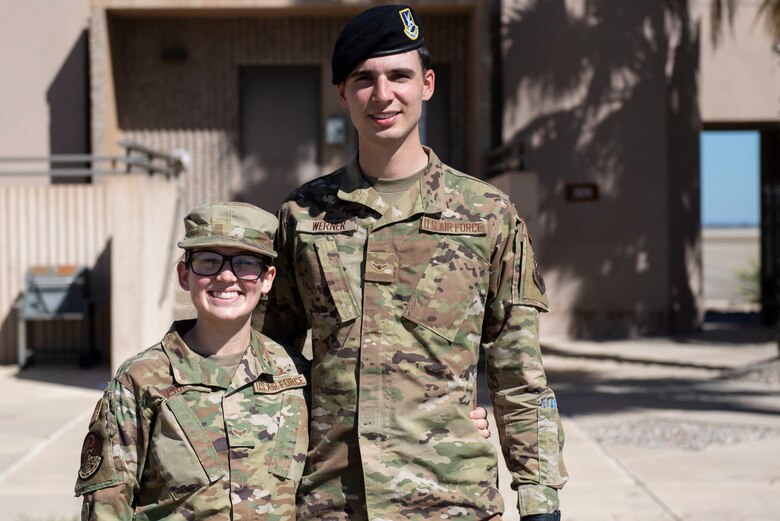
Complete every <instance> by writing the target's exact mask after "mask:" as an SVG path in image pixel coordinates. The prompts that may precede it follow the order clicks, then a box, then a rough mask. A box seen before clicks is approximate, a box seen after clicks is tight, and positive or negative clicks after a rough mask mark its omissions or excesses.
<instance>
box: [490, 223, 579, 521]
mask: <svg viewBox="0 0 780 521" xmlns="http://www.w3.org/2000/svg"><path fill="white" fill-rule="evenodd" d="M502 234H503V235H504V236H503V237H502V239H501V240H500V241H499V243H498V244H499V252H497V255H496V261H495V262H494V264H493V266H492V268H493V270H492V271H493V276H492V279H491V292H492V293H493V294H492V295H491V300H490V301H489V306H490V308H489V309H488V310H487V313H486V317H485V335H484V336H483V339H484V342H485V343H484V348H485V353H486V355H487V376H488V386H489V388H490V390H491V396H492V399H493V404H494V409H495V415H496V422H497V426H498V430H499V435H500V439H501V447H502V452H503V454H504V458H505V460H506V462H507V467H508V468H509V470H510V472H511V474H512V487H513V488H515V489H517V491H518V508H519V510H520V513H521V515H530V514H537V513H547V512H553V511H555V510H556V509H557V508H558V489H560V488H561V487H562V486H563V484H564V483H565V482H566V480H567V479H568V474H567V473H566V468H565V466H564V464H563V459H562V456H561V450H562V448H563V442H564V435H563V428H562V427H561V422H560V417H559V414H558V408H557V401H556V398H555V394H554V393H553V391H552V390H551V389H550V388H548V387H547V377H546V375H545V372H544V367H543V366H542V357H541V349H540V345H539V313H540V311H547V310H548V301H547V296H546V288H545V285H544V280H543V279H542V276H541V272H540V270H539V265H538V262H537V260H536V258H535V256H534V253H533V249H532V245H531V240H530V238H529V236H528V235H527V233H526V231H525V224H524V223H523V221H522V220H520V219H519V218H517V217H516V216H515V215H512V214H511V213H510V214H509V215H507V217H506V219H505V222H504V227H503V231H502Z"/></svg>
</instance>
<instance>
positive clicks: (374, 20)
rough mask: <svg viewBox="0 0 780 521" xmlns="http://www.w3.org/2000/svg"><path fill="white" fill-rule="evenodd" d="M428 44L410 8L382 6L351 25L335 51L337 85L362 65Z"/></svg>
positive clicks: (361, 15)
mask: <svg viewBox="0 0 780 521" xmlns="http://www.w3.org/2000/svg"><path fill="white" fill-rule="evenodd" d="M423 45H425V31H424V30H423V26H422V24H421V23H420V19H419V18H418V17H417V13H415V12H414V10H413V9H412V8H411V7H409V6H406V5H380V6H377V7H372V8H371V9H368V10H366V11H363V12H362V13H360V14H359V15H357V16H356V17H354V18H353V19H352V20H350V21H349V22H347V25H346V26H345V27H344V30H343V31H341V34H340V35H339V39H338V40H336V46H335V47H334V48H333V58H332V59H331V68H332V70H333V84H334V85H338V84H339V83H341V82H342V81H344V80H345V79H347V76H349V73H350V72H352V70H353V69H354V68H355V67H357V66H358V64H359V63H360V62H362V61H363V60H366V59H368V58H373V57H375V56H388V55H390V54H401V53H404V52H409V51H411V50H414V49H418V48H420V47H422V46H423Z"/></svg>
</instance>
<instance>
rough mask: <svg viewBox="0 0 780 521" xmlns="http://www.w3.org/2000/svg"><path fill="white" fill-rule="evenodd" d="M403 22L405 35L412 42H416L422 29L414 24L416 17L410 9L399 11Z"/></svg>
mask: <svg viewBox="0 0 780 521" xmlns="http://www.w3.org/2000/svg"><path fill="white" fill-rule="evenodd" d="M398 14H399V16H400V17H401V21H402V22H403V23H404V34H405V35H406V36H408V37H409V39H410V40H416V39H417V38H418V37H419V36H420V28H419V27H417V24H416V23H414V17H413V16H412V10H411V9H409V8H408V7H407V8H406V9H401V10H400V11H398Z"/></svg>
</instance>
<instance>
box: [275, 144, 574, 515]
mask: <svg viewBox="0 0 780 521" xmlns="http://www.w3.org/2000/svg"><path fill="white" fill-rule="evenodd" d="M426 152H427V153H428V154H429V158H430V162H429V165H428V167H427V169H426V171H425V172H424V173H423V175H422V177H421V178H420V182H419V184H418V185H417V186H416V187H414V188H413V189H411V190H410V191H409V192H408V194H407V195H406V196H404V197H402V198H401V199H399V200H398V201H397V202H396V203H395V205H394V206H393V207H388V206H387V205H386V204H385V203H384V202H383V201H382V199H381V197H380V196H379V194H378V193H377V192H376V191H375V190H374V189H373V188H371V187H370V186H369V185H368V183H366V182H365V180H364V179H363V178H362V176H361V174H360V171H359V167H358V164H357V159H356V158H353V160H352V161H351V163H350V164H349V165H347V166H346V167H345V168H342V169H340V170H338V171H336V172H334V173H332V174H330V175H327V176H324V177H322V178H319V179H316V180H314V181H312V182H309V183H307V184H306V185H304V186H302V187H301V188H300V189H298V190H296V191H295V192H293V194H291V196H290V197H289V198H288V200H287V201H286V202H285V203H284V204H283V205H282V207H281V209H280V212H279V219H280V225H279V226H280V228H279V232H278V233H277V251H279V258H278V262H277V263H276V266H277V270H278V272H277V273H278V275H277V278H276V280H275V282H274V290H273V291H272V293H271V295H270V300H269V305H268V308H267V312H268V317H267V318H266V321H265V326H264V332H265V333H266V334H268V335H269V336H271V337H272V338H274V339H275V340H277V341H279V342H281V343H283V344H286V345H288V346H291V347H292V348H293V350H296V349H297V350H300V349H301V348H302V345H303V342H304V340H305V337H306V333H307V329H308V328H311V330H312V333H311V336H312V350H313V360H312V367H311V384H312V398H311V399H312V405H311V424H310V435H311V440H310V445H309V453H308V455H307V463H306V470H305V473H304V478H303V480H302V482H301V485H300V487H299V491H298V493H299V496H298V516H299V518H301V519H324V520H337V519H344V520H346V519H350V520H361V519H370V520H385V519H388V520H389V519H394V520H395V519H410V520H418V519H450V518H460V519H483V518H489V517H491V516H493V515H496V514H500V513H501V512H502V511H503V502H502V499H501V497H500V495H499V492H498V490H497V488H496V475H497V470H496V464H497V461H496V454H495V451H494V450H493V447H492V445H491V443H490V442H489V441H487V440H484V439H482V438H481V437H480V436H479V434H478V433H477V431H476V430H475V429H474V427H473V425H472V423H471V421H469V412H470V411H471V410H472V409H473V408H474V406H475V399H476V396H475V393H476V375H477V362H478V358H479V350H480V347H483V348H484V349H485V352H486V356H487V373H488V384H489V388H490V391H491V395H492V399H493V404H494V408H495V414H496V418H497V424H498V425H497V426H498V428H499V431H500V437H501V445H502V447H503V452H504V456H505V458H506V461H507V463H508V466H509V469H510V470H511V473H512V485H513V486H514V487H516V488H517V489H518V492H519V500H518V502H519V506H520V509H521V513H522V514H524V515H527V514H534V513H545V512H552V511H554V510H555V509H556V508H557V507H558V495H557V489H559V488H560V487H561V486H563V484H564V482H565V481H566V479H567V474H566V470H565V468H564V466H563V462H562V459H561V452H560V451H561V447H562V446H563V431H562V429H561V425H560V419H559V417H558V410H557V407H556V402H555V397H554V394H553V392H552V391H551V390H550V389H548V388H547V380H546V377H545V373H544V369H543V367H542V361H541V354H540V350H539V337H538V314H539V310H542V311H544V310H546V309H547V298H546V296H545V294H544V283H543V281H542V278H541V275H540V274H539V271H538V267H537V265H536V261H535V259H534V255H533V252H532V248H531V242H530V240H529V239H528V236H527V235H526V233H525V225H524V223H523V221H522V220H520V219H519V217H518V216H517V213H516V211H515V209H514V207H513V205H512V204H511V203H510V202H509V200H508V198H507V197H506V195H504V194H502V193H501V192H499V191H498V190H496V189H495V188H494V187H492V186H490V185H489V184H487V183H484V182H482V181H479V180H477V179H474V178H471V177H469V176H467V175H465V174H462V173H460V172H457V171H455V170H453V169H451V168H449V167H447V166H445V165H444V164H442V163H441V162H440V161H439V160H438V158H437V157H436V156H435V154H434V153H433V152H431V151H430V150H428V149H426Z"/></svg>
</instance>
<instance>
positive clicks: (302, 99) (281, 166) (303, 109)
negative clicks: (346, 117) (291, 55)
mask: <svg viewBox="0 0 780 521" xmlns="http://www.w3.org/2000/svg"><path fill="white" fill-rule="evenodd" d="M240 74H241V78H240V85H241V100H240V103H241V105H240V110H241V118H240V119H241V174H242V190H241V193H240V194H239V196H238V198H239V199H242V200H245V201H249V202H251V203H253V204H256V205H258V206H260V207H261V208H264V209H266V210H268V211H270V212H275V211H276V209H277V208H278V207H279V204H280V203H281V201H282V199H284V197H285V196H286V195H287V194H288V193H290V191H292V190H293V189H294V188H296V187H298V186H299V185H301V184H302V183H304V182H306V181H308V180H310V179H313V178H315V177H317V176H319V175H320V146H319V145H320V126H321V122H320V120H321V116H320V68H319V67H317V66H298V65H269V66H257V67H244V68H242V69H241V73H240Z"/></svg>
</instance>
